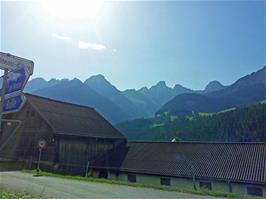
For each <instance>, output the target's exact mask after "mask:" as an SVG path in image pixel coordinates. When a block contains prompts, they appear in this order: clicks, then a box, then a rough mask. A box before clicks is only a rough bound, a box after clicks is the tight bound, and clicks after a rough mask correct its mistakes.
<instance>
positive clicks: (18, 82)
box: [0, 67, 29, 95]
mask: <svg viewBox="0 0 266 199" xmlns="http://www.w3.org/2000/svg"><path fill="white" fill-rule="evenodd" d="M28 78H29V75H28V74H27V73H26V71H25V68H24V67H22V68H18V69H16V70H14V71H11V72H9V73H8V75H7V85H6V89H5V95H9V94H11V93H14V92H18V91H22V90H23V88H24V86H25V84H26V83H27V81H28ZM0 92H1V91H0Z"/></svg>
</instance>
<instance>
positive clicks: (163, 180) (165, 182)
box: [161, 178, 171, 186]
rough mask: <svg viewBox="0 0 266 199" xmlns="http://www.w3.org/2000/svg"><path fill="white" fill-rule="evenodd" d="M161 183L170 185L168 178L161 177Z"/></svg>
mask: <svg viewBox="0 0 266 199" xmlns="http://www.w3.org/2000/svg"><path fill="white" fill-rule="evenodd" d="M161 185H166V186H170V185H171V180H170V178H161Z"/></svg>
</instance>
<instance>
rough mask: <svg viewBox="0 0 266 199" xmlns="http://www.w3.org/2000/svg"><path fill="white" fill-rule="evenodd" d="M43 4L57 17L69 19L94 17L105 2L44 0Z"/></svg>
mask: <svg viewBox="0 0 266 199" xmlns="http://www.w3.org/2000/svg"><path fill="white" fill-rule="evenodd" d="M41 2H42V4H43V6H44V7H45V9H46V10H48V12H49V13H50V14H51V15H52V16H55V17H59V18H62V19H69V20H76V19H77V20H78V19H84V18H86V19H94V18H96V17H97V16H98V15H99V13H100V11H101V9H102V7H103V4H104V1H103V0H43V1H41Z"/></svg>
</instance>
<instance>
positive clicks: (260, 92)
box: [157, 66, 266, 115]
mask: <svg viewBox="0 0 266 199" xmlns="http://www.w3.org/2000/svg"><path fill="white" fill-rule="evenodd" d="M265 99H266V66H265V67H263V68H262V69H260V70H258V71H257V72H253V73H252V74H250V75H246V76H244V77H242V78H240V79H239V80H237V81H236V82H235V83H233V84H232V85H230V86H227V87H224V88H223V89H220V90H218V91H217V90H216V91H213V92H208V93H193V94H188V93H186V94H182V95H177V96H176V97H174V98H173V99H172V100H170V101H169V102H167V103H166V104H165V105H163V106H162V107H161V109H160V110H159V111H158V112H157V113H158V114H160V113H163V112H169V113H170V114H175V115H178V114H181V115H183V114H191V113H193V112H195V111H196V112H217V111H220V110H223V109H228V108H232V107H239V106H243V105H248V104H252V103H256V102H259V101H262V100H265Z"/></svg>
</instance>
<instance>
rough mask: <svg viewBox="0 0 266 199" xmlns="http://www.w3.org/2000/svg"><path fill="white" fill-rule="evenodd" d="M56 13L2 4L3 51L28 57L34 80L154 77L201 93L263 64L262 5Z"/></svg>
mask: <svg viewBox="0 0 266 199" xmlns="http://www.w3.org/2000/svg"><path fill="white" fill-rule="evenodd" d="M49 6H50V7H49ZM87 6H88V5H87ZM70 7H71V6H70ZM72 7H73V9H76V10H75V11H74V13H78V14H82V10H81V9H82V7H86V6H85V5H84V6H78V8H76V7H74V6H72ZM59 8H60V6H57V7H56V6H54V7H53V5H52V9H51V5H50V4H48V5H47V4H44V3H40V2H39V3H36V2H35V3H34V2H1V51H4V52H9V53H12V54H15V55H18V56H22V57H25V58H29V59H32V60H33V61H34V62H35V71H34V76H33V77H44V78H45V79H50V78H60V79H61V78H70V79H72V78H74V77H77V78H79V79H81V80H85V79H86V78H88V77H89V76H91V75H94V74H99V73H100V74H103V75H105V76H106V78H107V79H108V80H109V81H111V82H112V83H113V84H114V85H116V86H117V87H118V88H119V89H121V90H123V89H126V88H140V87H142V86H148V87H150V86H151V85H153V84H155V83H156V82H158V81H160V80H165V81H166V83H167V85H169V86H173V85H174V84H176V83H178V84H182V85H184V86H186V87H190V88H193V89H201V88H203V87H204V86H205V85H206V84H207V83H208V82H209V81H211V80H219V81H220V82H221V83H223V84H226V85H227V84H230V83H233V82H234V81H235V80H236V79H237V78H239V77H241V76H243V75H245V74H248V73H251V72H253V71H256V70H258V69H260V68H262V67H263V65H265V64H266V61H265V56H266V53H265V45H266V41H265V40H266V39H265V37H266V33H265V24H266V19H265V9H266V8H265V1H250V2H249V1H221V2H218V1H214V2H211V1H205V2H201V1H193V2H186V3H185V2H184V1H181V2H180V1H179V2H140V1H136V2H134V1H133V2H105V3H103V4H101V6H100V7H99V6H98V7H97V14H95V15H94V16H80V17H79V18H73V16H68V14H69V10H63V12H62V13H61V12H59V11H58V12H57V11H55V9H59ZM93 8H94V7H93V5H90V8H89V9H90V11H91V9H93ZM64 9H65V8H64ZM71 9H72V8H71ZM95 9H96V8H95ZM58 13H59V14H60V13H61V14H62V15H65V16H59V15H57V14H58ZM71 13H72V12H71ZM90 13H91V12H90Z"/></svg>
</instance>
